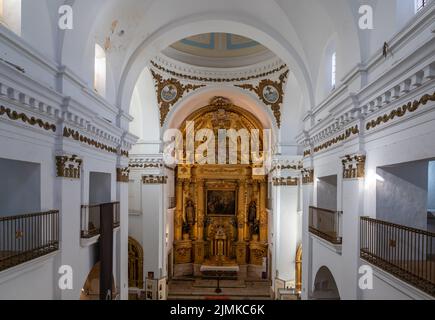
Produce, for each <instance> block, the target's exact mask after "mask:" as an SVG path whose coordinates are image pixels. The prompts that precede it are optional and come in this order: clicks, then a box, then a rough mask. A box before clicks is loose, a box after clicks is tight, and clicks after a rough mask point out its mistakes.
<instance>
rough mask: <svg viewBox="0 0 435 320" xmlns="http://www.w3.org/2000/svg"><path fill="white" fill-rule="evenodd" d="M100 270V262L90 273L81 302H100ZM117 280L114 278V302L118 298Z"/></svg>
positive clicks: (81, 295)
mask: <svg viewBox="0 0 435 320" xmlns="http://www.w3.org/2000/svg"><path fill="white" fill-rule="evenodd" d="M100 270H101V263H100V262H98V263H97V264H96V265H95V266H94V267H93V268H92V269H91V271H90V272H89V274H88V277H87V278H86V281H85V284H84V285H83V288H82V292H81V294H80V300H100ZM116 297H117V292H116V285H115V279H114V278H113V276H112V300H116V299H117V298H116Z"/></svg>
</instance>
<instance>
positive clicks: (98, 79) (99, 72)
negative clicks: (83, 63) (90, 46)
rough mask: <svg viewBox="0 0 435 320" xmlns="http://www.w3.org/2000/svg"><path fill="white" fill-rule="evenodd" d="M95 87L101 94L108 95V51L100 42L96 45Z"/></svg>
mask: <svg viewBox="0 0 435 320" xmlns="http://www.w3.org/2000/svg"><path fill="white" fill-rule="evenodd" d="M94 72H95V73H94V89H95V91H97V92H98V93H99V94H100V95H101V96H103V97H104V96H105V95H106V52H105V51H104V49H103V48H102V47H101V46H99V45H98V44H96V45H95V71H94Z"/></svg>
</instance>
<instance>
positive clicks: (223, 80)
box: [151, 61, 287, 83]
mask: <svg viewBox="0 0 435 320" xmlns="http://www.w3.org/2000/svg"><path fill="white" fill-rule="evenodd" d="M151 65H152V66H153V67H154V68H156V69H158V70H160V71H162V72H165V73H167V74H170V75H172V76H173V77H177V78H181V79H185V80H191V81H198V82H217V83H231V82H245V81H250V80H255V79H259V78H264V77H268V76H270V75H272V74H274V73H277V72H280V71H282V70H284V69H286V68H287V65H285V64H283V65H281V66H279V67H278V68H275V69H273V70H270V71H267V72H263V73H259V74H255V75H250V76H246V77H237V78H221V77H220V78H212V77H201V76H194V75H188V74H183V73H179V72H175V71H172V70H169V69H167V68H164V67H162V66H160V65H158V64H157V63H156V62H154V61H151Z"/></svg>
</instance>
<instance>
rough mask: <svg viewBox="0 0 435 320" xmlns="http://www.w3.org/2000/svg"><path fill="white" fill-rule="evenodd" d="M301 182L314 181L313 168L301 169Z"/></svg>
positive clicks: (308, 182) (309, 182) (310, 182)
mask: <svg viewBox="0 0 435 320" xmlns="http://www.w3.org/2000/svg"><path fill="white" fill-rule="evenodd" d="M301 172H302V184H312V183H314V169H311V168H307V169H302V171H301Z"/></svg>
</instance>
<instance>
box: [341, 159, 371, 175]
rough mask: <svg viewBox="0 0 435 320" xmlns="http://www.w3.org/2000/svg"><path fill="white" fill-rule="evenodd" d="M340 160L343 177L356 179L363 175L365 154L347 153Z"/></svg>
mask: <svg viewBox="0 0 435 320" xmlns="http://www.w3.org/2000/svg"><path fill="white" fill-rule="evenodd" d="M341 162H342V163H343V179H357V178H364V177H365V164H366V156H365V155H361V154H355V155H347V156H345V157H343V158H342V160H341Z"/></svg>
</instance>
